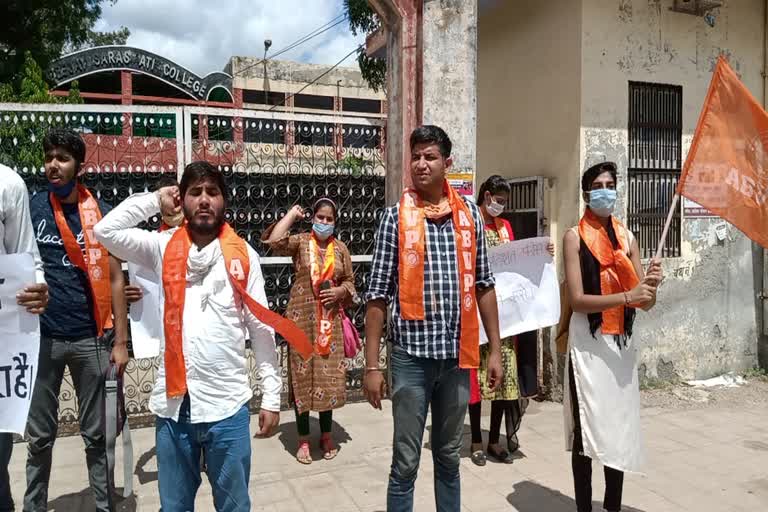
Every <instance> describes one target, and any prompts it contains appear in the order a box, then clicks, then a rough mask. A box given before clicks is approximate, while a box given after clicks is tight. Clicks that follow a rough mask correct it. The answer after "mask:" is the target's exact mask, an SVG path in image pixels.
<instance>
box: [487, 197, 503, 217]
mask: <svg viewBox="0 0 768 512" xmlns="http://www.w3.org/2000/svg"><path fill="white" fill-rule="evenodd" d="M485 211H486V212H488V215H490V216H491V217H498V216H499V215H501V214H502V213H504V205H503V204H501V203H497V202H496V201H494V200H493V197H491V200H490V201H488V202H486V205H485Z"/></svg>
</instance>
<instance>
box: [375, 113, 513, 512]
mask: <svg viewBox="0 0 768 512" xmlns="http://www.w3.org/2000/svg"><path fill="white" fill-rule="evenodd" d="M410 149H411V177H412V182H413V191H415V193H416V195H417V197H418V200H417V204H419V205H420V207H422V208H424V211H426V210H427V209H428V208H432V209H433V210H435V211H437V212H443V211H445V207H446V206H445V202H446V201H448V197H447V194H446V188H445V182H446V172H447V170H448V168H449V167H450V166H451V164H452V160H451V156H450V155H451V141H450V139H449V138H448V135H447V134H446V133H445V132H444V131H443V130H442V129H440V128H439V127H436V126H422V127H419V128H417V129H416V130H414V132H413V133H412V134H411V139H410ZM462 200H463V201H464V203H465V204H466V205H467V207H468V210H469V212H470V213H471V216H472V220H473V222H474V228H475V229H474V231H475V246H476V248H477V256H476V261H475V262H474V269H475V279H474V281H475V292H476V302H477V308H478V309H479V311H480V316H481V318H482V320H483V325H484V326H485V329H486V333H487V335H488V339H489V344H490V355H489V362H488V378H489V385H490V386H491V387H492V388H493V389H495V388H496V387H498V385H499V384H500V382H501V376H502V368H501V351H500V340H499V324H498V310H497V306H496V292H495V290H494V284H495V282H494V279H493V275H492V274H491V271H490V266H489V264H488V256H487V250H486V245H485V235H484V230H483V221H482V218H481V215H480V211H479V209H478V208H477V206H476V205H475V204H474V203H472V202H470V201H466V200H464V199H460V201H462ZM454 209H455V208H451V209H450V210H449V211H447V212H446V213H445V214H444V215H442V216H436V215H425V216H424V221H423V222H424V237H423V244H424V249H423V252H424V256H423V260H424V268H423V270H422V272H423V277H424V279H423V283H424V287H423V288H424V289H423V302H424V308H423V309H424V317H423V318H424V319H423V320H405V319H404V318H403V314H402V311H401V309H402V308H401V304H400V298H401V297H400V289H399V275H398V272H399V270H398V265H399V260H400V248H399V229H400V227H399V220H400V218H399V216H400V214H401V206H400V204H398V205H396V206H393V207H391V208H388V209H387V210H386V211H385V213H384V215H383V217H382V219H381V223H380V225H379V228H378V233H377V238H376V247H375V250H374V257H373V264H372V267H371V275H370V279H369V283H368V293H367V295H366V300H367V303H368V309H367V315H366V332H365V333H366V354H365V355H366V369H365V379H364V384H363V387H364V391H365V394H366V397H367V398H368V401H369V402H370V403H371V405H372V406H373V407H375V408H377V409H381V400H382V397H383V395H384V377H383V375H382V372H381V371H380V369H379V345H380V342H381V337H382V332H383V327H384V322H385V319H386V308H387V305H391V307H392V329H391V338H392V342H393V350H392V353H391V355H390V357H391V362H390V371H391V375H392V390H391V391H392V394H391V396H392V416H393V420H394V446H393V454H392V469H391V472H390V476H389V487H388V491H387V511H388V512H401V511H404V512H410V511H412V510H413V491H414V485H415V483H416V474H417V471H418V468H419V458H420V455H421V443H422V438H423V435H424V426H425V423H426V418H427V410H428V409H429V407H430V405H431V407H432V431H431V440H430V444H431V447H432V457H433V460H434V468H435V483H434V485H435V501H436V506H437V510H438V512H448V511H457V512H458V511H459V510H461V485H460V476H459V450H460V449H461V445H462V434H463V429H464V417H465V415H466V411H467V404H468V402H469V370H468V369H467V368H460V367H459V355H460V343H459V342H460V338H461V322H460V320H461V310H462V307H461V306H462V302H463V301H462V298H461V296H462V290H461V288H460V263H461V262H460V261H459V259H458V257H457V247H456V244H457V238H458V236H459V235H458V233H459V231H457V227H458V226H455V225H454V217H453V215H452V213H453V210H454ZM438 215H440V213H438ZM417 272H418V271H417ZM470 276H471V274H470ZM470 281H471V277H470ZM466 300H467V297H465V298H464V301H466ZM470 305H471V301H470Z"/></svg>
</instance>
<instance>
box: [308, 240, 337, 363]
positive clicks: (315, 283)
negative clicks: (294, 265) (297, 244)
mask: <svg viewBox="0 0 768 512" xmlns="http://www.w3.org/2000/svg"><path fill="white" fill-rule="evenodd" d="M334 245H335V244H334V243H333V238H331V239H329V240H328V247H326V249H325V260H324V262H323V270H322V271H320V262H319V260H320V247H318V243H317V239H316V238H315V235H314V233H313V234H312V237H311V238H310V239H309V270H310V275H311V278H312V289H313V290H314V292H315V299H316V300H315V302H316V303H317V312H316V315H317V338H316V339H315V352H316V353H317V354H319V355H321V356H327V355H328V354H330V353H331V338H332V335H333V319H334V318H336V311H337V310H336V308H333V309H328V308H326V307H325V306H323V303H322V302H320V283H322V282H323V281H333V272H334V269H335V264H336V253H335V252H334Z"/></svg>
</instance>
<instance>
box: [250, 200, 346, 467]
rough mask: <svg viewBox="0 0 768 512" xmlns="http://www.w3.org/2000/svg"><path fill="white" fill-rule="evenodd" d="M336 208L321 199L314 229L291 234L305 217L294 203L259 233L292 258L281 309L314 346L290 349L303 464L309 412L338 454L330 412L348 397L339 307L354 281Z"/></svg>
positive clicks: (326, 450)
mask: <svg viewBox="0 0 768 512" xmlns="http://www.w3.org/2000/svg"><path fill="white" fill-rule="evenodd" d="M336 213H337V211H336V204H335V203H334V202H333V201H331V200H330V199H320V200H318V201H317V202H316V203H315V205H314V208H313V214H314V216H313V225H312V232H311V233H301V234H297V235H291V234H290V230H291V227H292V226H293V224H294V223H295V222H296V221H298V220H300V219H302V218H303V217H304V211H303V209H302V208H301V207H300V206H298V205H297V206H294V207H293V208H292V209H291V211H289V212H288V214H287V215H286V216H285V217H284V218H283V219H282V220H280V221H279V222H278V223H277V224H275V225H274V226H272V227H270V228H269V229H268V230H267V231H266V232H265V233H264V235H263V237H262V239H263V240H264V242H266V243H267V244H268V245H270V246H271V247H272V249H273V251H274V253H275V254H277V255H280V256H291V257H292V258H293V265H294V271H295V274H294V278H293V286H292V287H291V295H290V300H289V302H288V308H287V310H286V313H285V314H286V317H287V318H289V319H290V320H293V321H294V322H296V323H297V324H298V326H299V327H300V328H301V329H302V330H303V331H304V332H305V333H307V336H308V337H309V339H310V340H312V341H313V343H314V347H315V352H314V354H313V356H312V358H311V359H309V360H308V361H305V360H303V359H302V358H301V356H300V355H299V354H296V353H294V352H290V353H289V354H290V357H289V360H290V366H291V372H290V381H291V384H290V391H291V399H292V401H293V404H294V408H295V411H296V426H297V429H298V433H299V447H298V451H297V453H296V459H297V460H298V461H299V462H301V463H302V464H309V463H311V462H312V457H311V456H310V451H309V411H319V412H320V430H321V432H322V435H321V438H320V446H321V448H322V449H323V457H324V458H325V459H332V458H333V457H335V456H336V453H337V449H336V446H335V444H334V442H333V440H332V438H331V426H332V424H333V419H332V411H333V409H338V408H339V407H341V406H343V405H344V404H345V402H346V397H347V393H346V383H347V363H346V361H345V358H344V340H343V334H342V327H341V318H340V308H343V307H347V306H350V305H352V302H353V298H354V297H355V285H354V282H355V280H354V275H353V274H352V257H351V256H350V254H349V250H348V249H347V246H346V245H345V244H344V243H343V242H341V241H340V240H337V239H336V238H335V237H334V236H333V232H334V226H335V223H336V218H337V215H336Z"/></svg>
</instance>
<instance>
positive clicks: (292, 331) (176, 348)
mask: <svg viewBox="0 0 768 512" xmlns="http://www.w3.org/2000/svg"><path fill="white" fill-rule="evenodd" d="M219 243H220V244H221V252H222V254H223V255H224V264H225V265H226V268H227V272H228V274H229V282H230V283H231V284H232V288H234V289H235V291H236V292H237V293H238V295H240V297H241V298H242V299H243V302H244V303H245V305H246V306H248V309H249V310H250V311H251V313H253V315H254V316H255V317H256V318H258V319H259V321H260V322H262V323H264V324H265V325H268V326H270V327H272V328H273V329H274V330H275V331H276V332H277V333H279V334H281V335H282V336H283V338H285V339H286V341H287V342H288V343H289V344H290V345H291V347H292V348H293V349H294V350H296V351H297V352H298V353H299V354H301V356H302V357H303V358H304V359H308V358H309V357H310V356H311V355H312V344H311V343H310V342H309V339H308V338H307V335H306V334H304V331H302V330H301V329H299V327H298V326H297V325H296V324H295V323H293V322H291V321H290V320H288V319H287V318H284V317H282V316H280V315H278V314H277V313H274V312H272V311H270V310H269V309H268V308H265V307H264V306H262V305H261V304H259V303H258V302H256V300H254V299H253V298H252V297H251V296H250V295H248V292H247V291H246V287H247V286H248V274H249V272H250V260H249V258H248V248H247V246H246V243H245V240H243V239H242V238H240V237H239V236H237V234H236V233H235V231H234V230H233V229H232V228H231V227H230V226H229V224H225V225H224V226H223V227H222V229H221V233H220V234H219ZM191 246H192V242H191V240H190V238H189V232H188V230H187V227H186V225H184V226H182V227H180V228H179V229H177V230H176V232H175V233H174V234H173V235H172V236H171V240H170V241H169V242H168V246H167V247H166V249H165V254H164V255H163V291H164V293H165V314H164V318H163V324H164V325H163V327H164V330H165V384H166V394H167V395H168V397H169V398H180V397H183V396H184V395H185V394H186V392H187V369H186V365H185V363H184V351H183V343H182V326H183V319H184V318H183V317H184V301H185V295H186V289H187V258H188V257H189V249H190V247H191Z"/></svg>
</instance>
